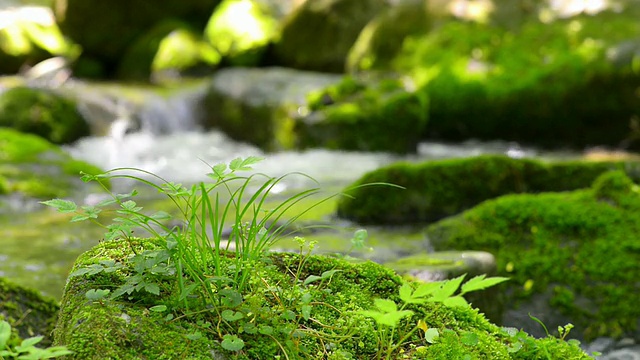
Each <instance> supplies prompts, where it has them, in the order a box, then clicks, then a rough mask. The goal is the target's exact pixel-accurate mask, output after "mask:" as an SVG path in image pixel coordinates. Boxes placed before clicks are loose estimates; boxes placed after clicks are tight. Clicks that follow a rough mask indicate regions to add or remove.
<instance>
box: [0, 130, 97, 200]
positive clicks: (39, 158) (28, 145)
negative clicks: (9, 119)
mask: <svg viewBox="0 0 640 360" xmlns="http://www.w3.org/2000/svg"><path fill="white" fill-rule="evenodd" d="M80 172H86V173H89V174H97V173H102V172H103V171H102V170H101V169H99V168H98V167H96V166H94V165H91V164H88V163H86V162H84V161H80V160H74V159H73V158H71V156H69V155H68V154H67V153H65V152H64V151H62V150H61V149H60V148H59V147H57V146H56V145H53V144H51V143H49V142H48V141H46V140H45V139H42V138H40V137H38V136H35V135H31V134H24V133H20V132H18V131H15V130H12V129H3V128H0V177H2V178H4V179H5V184H6V187H5V189H6V192H8V193H10V192H20V193H23V194H24V195H27V196H31V197H36V198H52V197H64V196H67V195H68V194H69V192H70V191H71V189H74V188H77V187H78V186H81V184H82V182H81V181H80ZM106 186H109V184H108V183H106Z"/></svg>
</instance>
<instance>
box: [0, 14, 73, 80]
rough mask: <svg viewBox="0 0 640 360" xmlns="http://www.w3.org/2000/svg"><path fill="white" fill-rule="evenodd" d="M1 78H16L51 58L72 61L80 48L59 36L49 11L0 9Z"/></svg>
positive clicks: (60, 34) (58, 30) (59, 33)
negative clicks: (55, 57)
mask: <svg viewBox="0 0 640 360" xmlns="http://www.w3.org/2000/svg"><path fill="white" fill-rule="evenodd" d="M0 18H2V21H3V23H2V27H1V28H0V74H15V73H17V72H18V71H20V70H22V69H23V68H24V67H25V66H33V65H35V64H37V63H39V62H40V61H43V60H45V59H47V58H49V57H52V56H65V57H67V58H71V59H73V58H75V57H77V55H78V54H79V50H80V49H79V48H78V46H77V45H74V44H73V43H71V42H70V41H68V40H67V39H65V38H64V37H63V35H62V33H61V32H60V29H59V28H58V26H57V25H56V23H55V19H54V17H53V13H52V12H51V9H49V8H46V7H42V6H28V7H27V6H3V7H2V9H0Z"/></svg>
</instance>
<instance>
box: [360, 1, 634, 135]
mask: <svg viewBox="0 0 640 360" xmlns="http://www.w3.org/2000/svg"><path fill="white" fill-rule="evenodd" d="M512 3H514V4H515V2H512ZM632 3H633V2H622V4H621V5H620V6H621V7H622V11H620V10H619V9H608V10H605V11H601V12H598V13H597V14H586V13H580V14H570V15H569V16H555V15H553V14H554V13H553V11H551V10H549V9H546V10H545V9H542V8H541V9H540V11H539V12H538V11H531V13H530V14H528V13H526V12H522V11H520V10H518V9H516V7H517V6H514V5H509V6H503V5H502V4H500V5H495V16H494V18H492V17H491V16H489V15H487V16H488V18H486V19H485V20H484V21H480V20H473V19H459V18H455V17H453V16H450V17H448V18H446V17H445V18H443V17H441V18H439V20H438V22H437V25H434V24H435V23H434V24H432V27H431V29H430V30H428V31H416V30H414V29H413V28H411V27H409V26H408V25H407V24H410V23H411V22H412V21H413V22H415V21H414V20H413V18H414V17H416V16H417V14H418V13H417V12H413V13H412V12H406V14H404V15H403V17H401V18H395V21H394V22H393V23H390V24H389V25H388V26H387V27H386V28H385V27H384V26H382V24H381V25H376V24H377V23H373V22H372V23H371V25H370V26H371V29H373V28H375V27H376V26H377V27H378V28H379V30H377V31H378V32H377V33H376V34H375V38H379V39H394V38H399V37H400V36H399V35H398V34H397V33H398V32H404V35H405V38H404V40H403V41H402V46H401V50H399V51H398V52H396V53H395V56H394V55H393V54H390V53H389V51H393V50H394V49H395V48H399V46H397V45H396V46H395V47H394V46H385V45H384V42H382V43H379V42H376V41H374V40H370V41H369V42H366V41H365V40H366V39H364V40H362V41H364V42H365V43H366V44H358V45H359V46H358V47H357V48H356V47H354V49H352V52H353V55H352V56H351V57H352V58H353V59H354V60H353V61H352V65H351V66H350V69H351V70H352V71H360V70H365V69H372V68H373V69H376V68H377V70H383V71H397V72H400V73H404V74H411V76H412V77H413V78H414V79H415V80H416V81H417V82H418V84H419V85H420V86H422V85H424V86H425V87H426V89H427V92H428V94H429V97H430V101H431V103H430V112H429V114H430V122H429V126H428V128H427V129H426V132H425V133H424V136H425V137H427V138H439V139H447V140H461V139H468V138H479V139H503V140H510V141H520V142H523V143H530V144H538V145H542V146H549V147H561V146H567V145H570V146H574V147H584V146H589V145H600V144H608V145H620V144H623V145H629V143H630V142H632V140H635V139H636V138H637V137H633V136H630V135H631V134H630V132H631V131H630V128H629V123H630V119H632V118H633V116H635V115H637V114H638V113H640V102H638V96H637V93H636V89H637V87H638V84H639V83H640V72H639V71H638V65H637V64H638V61H637V59H638V49H640V47H638V41H637V39H638V36H640V24H639V23H638V21H637V18H638V16H640V8H639V7H638V6H637V5H636V6H632ZM415 6H417V7H419V5H415ZM522 6H523V7H525V5H522ZM526 6H529V5H526ZM532 8H533V9H536V10H537V9H538V7H535V6H534V7H532ZM461 11H462V10H461ZM509 14H511V15H512V16H511V17H510V16H509ZM427 16H429V15H427ZM433 16H435V15H432V17H433ZM498 18H499V19H498ZM500 19H502V20H508V19H517V21H516V23H511V22H510V21H506V22H505V21H502V20H500ZM427 23H429V22H427ZM507 23H509V24H507ZM394 24H397V25H396V26H393V25H394ZM603 24H604V25H603ZM405 28H406V29H405ZM371 29H370V30H367V31H373V30H371ZM365 35H366V34H365V32H364V31H363V35H362V36H365ZM367 36H369V37H372V36H373V35H367ZM369 43H370V45H369V47H367V46H366V45H367V44H369ZM378 44H380V45H378ZM394 44H395V43H392V45H394ZM359 54H361V55H359ZM378 59H379V60H378ZM634 59H635V60H634ZM635 145H636V146H637V145H638V144H635Z"/></svg>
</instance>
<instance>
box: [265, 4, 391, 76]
mask: <svg viewBox="0 0 640 360" xmlns="http://www.w3.org/2000/svg"><path fill="white" fill-rule="evenodd" d="M386 8H387V5H386V4H385V2H384V1H382V0H363V1H359V2H357V3H355V2H352V1H349V0H322V1H313V2H304V3H302V5H300V6H298V7H297V8H296V10H295V11H294V12H293V13H292V14H290V16H289V17H288V18H287V19H286V20H285V22H284V24H283V28H282V34H281V37H280V39H279V41H277V43H276V44H275V49H274V53H275V56H276V58H277V61H278V63H279V64H282V65H285V66H288V67H293V68H297V69H304V70H314V71H324V72H336V73H342V72H343V71H344V68H345V61H346V58H347V54H348V52H349V49H350V48H351V46H352V45H353V43H354V42H355V41H356V38H357V37H358V34H359V33H360V31H361V30H362V28H363V27H364V26H365V25H366V24H367V22H368V21H369V20H370V19H371V18H373V17H374V16H375V15H376V14H377V13H379V12H381V11H383V10H385V9H386ZM310 40H311V41H310Z"/></svg>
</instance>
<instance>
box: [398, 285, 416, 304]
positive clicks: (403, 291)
mask: <svg viewBox="0 0 640 360" xmlns="http://www.w3.org/2000/svg"><path fill="white" fill-rule="evenodd" d="M412 290H413V289H412V288H411V285H409V284H408V283H404V284H402V286H400V290H399V293H400V300H402V301H403V302H405V303H410V302H411V300H412V296H411V293H412Z"/></svg>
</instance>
